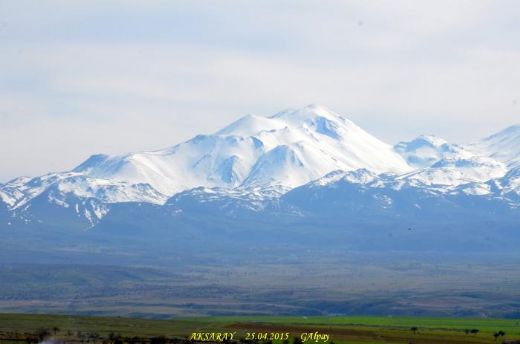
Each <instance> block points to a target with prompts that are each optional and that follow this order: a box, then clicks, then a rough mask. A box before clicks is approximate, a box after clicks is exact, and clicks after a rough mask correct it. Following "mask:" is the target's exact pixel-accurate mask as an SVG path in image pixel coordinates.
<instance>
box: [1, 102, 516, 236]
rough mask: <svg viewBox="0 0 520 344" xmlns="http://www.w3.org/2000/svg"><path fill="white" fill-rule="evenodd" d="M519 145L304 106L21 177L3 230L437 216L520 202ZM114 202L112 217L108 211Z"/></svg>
mask: <svg viewBox="0 0 520 344" xmlns="http://www.w3.org/2000/svg"><path fill="white" fill-rule="evenodd" d="M519 143H520V126H514V127H510V128H508V129H506V130H504V131H502V132H500V133H498V134H495V135H492V136H490V137H488V138H486V139H484V140H482V141H480V142H478V143H474V144H471V145H467V146H463V145H457V144H452V143H449V142H447V141H446V140H443V139H441V138H438V137H435V136H431V135H430V136H424V135H423V136H419V137H418V138H416V139H414V140H412V141H409V142H400V143H398V144H397V145H395V146H394V147H392V146H390V145H388V144H386V143H384V142H382V141H380V140H378V139H377V138H375V137H374V136H372V135H370V134H368V133H367V132H366V131H364V130H363V129H361V128H360V127H358V126H357V125H356V124H354V123H353V122H352V121H350V120H348V119H347V118H345V117H344V116H342V115H340V114H338V113H335V112H333V111H331V110H329V109H327V108H325V107H323V106H319V105H309V106H306V107H304V108H302V109H298V110H286V111H283V112H280V113H277V114H275V115H273V116H265V117H264V116H255V115H248V116H245V117H242V118H240V119H239V120H237V121H235V122H233V123H231V124H230V125H228V126H226V127H224V128H223V129H221V130H219V131H217V132H215V133H214V134H211V135H198V136H196V137H194V138H192V139H190V140H188V141H186V142H183V143H180V144H177V145H175V146H173V147H170V148H166V149H162V150H157V151H147V152H138V153H129V154H124V155H115V156H108V155H103V154H98V155H93V156H91V157H90V158H89V159H87V160H86V161H85V162H83V163H82V164H80V165H79V166H78V167H76V168H74V169H72V170H71V171H66V172H59V173H50V174H47V175H44V176H40V177H36V178H26V177H22V178H17V179H14V180H12V181H10V182H8V183H6V184H2V185H0V220H2V218H4V219H7V220H5V221H3V220H2V221H3V222H2V221H0V226H1V225H2V223H6V221H8V222H9V223H18V224H31V225H33V226H39V225H43V224H47V225H48V224H53V225H54V224H59V223H60V221H61V223H67V224H70V223H73V222H77V223H78V227H81V228H89V227H93V226H96V225H97V224H98V223H99V222H100V221H102V220H103V219H104V218H105V217H107V216H108V217H109V218H110V221H111V222H109V223H111V224H113V223H116V222H117V221H119V220H121V218H122V216H125V215H121V214H127V215H128V214H129V213H125V212H124V211H127V210H128V209H131V213H132V216H135V215H136V214H139V211H143V209H150V208H149V207H143V208H139V205H142V204H147V205H150V206H152V208H153V209H162V210H161V211H162V212H161V214H162V215H157V214H155V215H153V216H148V217H146V216H143V217H142V218H143V219H144V218H148V219H150V218H153V217H155V216H158V217H161V216H163V215H164V214H167V215H166V218H163V222H162V223H163V224H164V223H168V221H171V218H170V217H169V216H170V215H171V214H181V213H183V212H184V213H191V214H205V213H207V214H209V213H211V214H213V216H214V217H215V218H218V216H232V217H233V218H235V219H245V218H247V217H249V219H248V221H249V220H250V219H251V216H252V215H251V214H253V213H256V214H259V216H260V217H265V218H266V219H267V221H271V220H272V219H275V218H278V219H280V218H284V217H285V216H286V215H287V214H291V216H293V215H294V214H300V213H301V214H305V213H306V212H307V213H308V212H309V209H314V210H313V211H314V212H315V211H317V210H318V209H322V211H323V212H324V213H328V214H332V213H331V211H336V212H338V214H335V215H334V214H332V215H331V216H333V217H338V218H343V215H345V214H350V215H349V216H353V217H354V218H353V219H355V217H356V216H358V215H360V214H365V215H366V219H368V218H370V214H371V213H373V214H386V215H389V214H390V215H389V216H390V217H391V218H394V219H397V218H404V217H406V216H411V215H410V214H413V216H421V214H422V215H423V216H426V215H425V214H429V215H428V216H430V217H431V216H433V215H432V214H436V215H435V216H437V215H439V214H441V213H442V212H443V211H447V209H450V207H453V206H455V205H456V206H455V207H456V208H457V209H466V208H464V207H468V206H469V205H468V204H470V203H466V202H469V200H471V202H474V201H475V197H477V198H478V200H479V201H478V202H477V203H478V204H479V206H480V202H484V203H485V204H490V205H491V204H493V205H492V208H493V209H499V208H500V209H502V208H501V207H505V208H507V209H516V208H515V207H518V205H519V204H520V172H519V171H520V169H519V168H520V166H519V165H520V164H519V162H520V148H519V147H520V144H519ZM486 202H488V203H486ZM489 202H491V203H489ZM497 202H498V203H497ZM471 204H473V203H471ZM122 205H124V206H122ZM134 205H136V207H134ZM472 206H473V205H472ZM116 208H117V209H118V210H117V212H118V215H117V216H118V217H117V220H116V219H114V217H110V216H109V215H110V213H111V211H113V210H114V209H116ZM122 209H124V210H122ZM418 209H423V211H419V210H418ZM424 209H430V210H431V211H424ZM471 209H473V208H471ZM466 210H467V211H470V210H469V208H468V209H466ZM460 213H461V214H462V213H464V214H467V212H466V213H465V212H463V211H461V212H460ZM506 213H507V212H506ZM246 214H247V215H246ZM356 214H357V215H356ZM507 214H509V213H507ZM340 215H341V216H340ZM386 215H385V216H386ZM175 216H177V215H175ZM132 218H133V217H132ZM360 218H361V217H360ZM65 219H66V220H65ZM107 223H108V222H105V223H104V226H107Z"/></svg>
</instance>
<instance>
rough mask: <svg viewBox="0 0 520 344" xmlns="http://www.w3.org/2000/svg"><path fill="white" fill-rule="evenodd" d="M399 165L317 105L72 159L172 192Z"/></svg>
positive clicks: (89, 170)
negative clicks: (124, 151)
mask: <svg viewBox="0 0 520 344" xmlns="http://www.w3.org/2000/svg"><path fill="white" fill-rule="evenodd" d="M358 168H368V169H370V170H373V171H375V172H386V171H391V172H396V173H399V172H405V171H408V170H409V166H408V165H407V164H406V162H405V161H404V160H403V159H402V158H401V157H400V156H399V155H398V154H396V153H395V152H393V150H392V147H390V146H389V145H387V144H385V143H383V142H381V141H380V140H378V139H376V138H375V137H373V136H372V135H370V134H368V133H367V132H365V131H364V130H363V129H361V128H359V127H358V126H356V125H355V124H354V123H352V122H351V121H349V120H348V119H346V118H344V117H342V116H341V115H339V114H337V113H335V112H333V111H331V110H328V109H327V108H325V107H323V106H319V105H309V106H306V107H304V108H302V109H299V110H287V111H284V112H280V113H278V114H276V115H274V116H270V117H263V116H254V115H248V116H245V117H242V118H241V119H239V120H237V121H236V122H234V123H232V124H230V125H228V126H226V127H225V128H223V129H221V130H219V131H217V132H216V133H215V134H213V135H199V136H196V137H195V138H193V139H191V140H189V141H186V142H184V143H181V144H179V145H176V146H174V147H172V148H168V149H165V150H160V151H153V152H141V153H134V154H129V155H124V156H115V157H107V156H103V155H96V156H93V157H91V158H90V159H89V160H87V161H86V162H85V163H83V164H82V165H80V166H79V167H78V168H76V169H75V171H81V172H84V173H86V174H87V175H89V176H92V177H96V178H109V179H115V180H119V181H126V182H131V183H148V184H150V185H151V186H153V187H154V188H155V189H157V190H158V191H159V192H161V193H163V194H168V195H172V194H174V193H176V192H180V191H183V190H186V189H190V188H193V187H199V186H206V187H237V186H241V185H243V186H259V185H263V186H272V185H279V186H281V187H296V186H299V185H302V184H305V183H307V182H309V181H311V180H314V179H317V178H319V177H321V176H323V175H324V174H326V173H328V172H331V171H334V170H337V169H341V170H355V169H358Z"/></svg>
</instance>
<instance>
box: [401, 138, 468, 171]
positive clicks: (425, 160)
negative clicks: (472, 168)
mask: <svg viewBox="0 0 520 344" xmlns="http://www.w3.org/2000/svg"><path fill="white" fill-rule="evenodd" d="M394 149H395V150H396V152H398V153H399V154H401V156H402V157H403V158H405V159H406V161H407V162H408V163H409V164H410V165H411V166H413V167H416V168H426V167H430V166H432V165H433V164H435V163H436V162H438V161H439V160H442V159H446V158H451V159H453V158H469V157H471V156H473V154H472V153H470V152H469V151H467V150H465V149H464V148H463V147H461V146H459V145H456V144H450V143H448V141H446V140H444V139H442V138H439V137H436V136H434V135H421V136H419V137H417V138H415V139H413V140H412V141H408V142H399V143H398V144H397V145H395V147H394Z"/></svg>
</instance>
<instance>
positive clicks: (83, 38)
mask: <svg viewBox="0 0 520 344" xmlns="http://www.w3.org/2000/svg"><path fill="white" fill-rule="evenodd" d="M310 103H320V104H324V105H326V106H328V107H329V108H331V109H333V110H335V111H337V112H339V113H341V114H344V115H345V116H347V117H349V118H350V119H351V120H353V121H354V122H356V123H357V124H358V125H360V126H362V127H363V128H365V129H366V130H367V131H369V132H370V133H372V134H374V135H376V136H377V137H379V138H381V139H383V140H384V141H386V142H388V143H392V144H393V143H395V142H397V141H399V140H407V139H411V138H413V137H415V136H417V135H419V134H421V133H426V134H436V135H438V136H441V137H444V138H446V139H448V140H450V141H453V142H458V143H463V142H467V141H473V140H475V139H478V138H480V137H482V136H486V135H488V134H491V133H492V132H494V131H498V130H500V129H502V128H504V127H506V126H509V125H511V124H514V123H520V1H514V0H511V1H500V0H492V1H484V0H482V1H479V0H471V1H456V0H448V1H418V0H410V1H396V0H389V1H376V0H374V1H367V0H362V1H361V0H360V1H332V0H331V1H328V0H316V1H306V0H296V1H280V0H274V1H269V0H262V1H236V0H235V1H201V0H197V1H192V0H190V1H150V0H146V1H145V0H143V1H126V0H125V1H93V0H88V1H87V0H85V1H74V2H72V1H38V0H33V1H24V0H12V1H9V0H0V164H1V165H0V181H4V182H5V181H7V180H8V179H10V178H12V177H15V176H20V175H29V176H33V175H38V174H43V173H46V172H50V171H60V170H68V169H70V168H72V167H74V166H75V165H77V164H79V163H80V162H81V161H82V160H84V159H85V158H87V157H88V156H89V155H90V154H93V153H99V152H103V153H111V154H113V153H124V152H127V151H138V150H148V149H156V148H164V147H168V146H171V145H173V144H176V143H179V142H181V141H183V140H186V139H189V138H190V137H192V136H193V135H195V134H198V133H211V132H213V131H216V130H217V129H218V128H220V127H223V126H224V125H226V124H227V123H229V122H230V121H233V120H235V119H237V118H238V117H240V116H243V115H245V114H248V113H253V114H259V115H268V114H273V113H275V112H277V111H279V110H282V109H285V108H297V107H303V106H305V105H307V104H310Z"/></svg>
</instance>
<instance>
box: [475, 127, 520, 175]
mask: <svg viewBox="0 0 520 344" xmlns="http://www.w3.org/2000/svg"><path fill="white" fill-rule="evenodd" d="M467 149H469V150H471V151H473V152H474V153H475V154H478V155H482V156H489V157H491V158H493V159H495V160H497V161H500V162H503V163H504V164H506V165H507V166H508V168H513V167H517V166H520V125H513V126H510V127H508V128H506V129H504V130H502V131H500V132H498V133H496V134H494V135H491V136H489V137H486V138H485V139H483V140H481V141H478V142H475V143H473V144H470V145H468V146H467Z"/></svg>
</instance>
